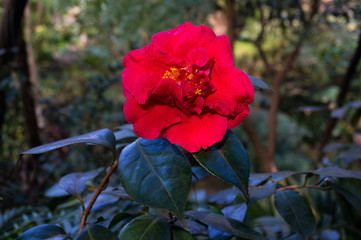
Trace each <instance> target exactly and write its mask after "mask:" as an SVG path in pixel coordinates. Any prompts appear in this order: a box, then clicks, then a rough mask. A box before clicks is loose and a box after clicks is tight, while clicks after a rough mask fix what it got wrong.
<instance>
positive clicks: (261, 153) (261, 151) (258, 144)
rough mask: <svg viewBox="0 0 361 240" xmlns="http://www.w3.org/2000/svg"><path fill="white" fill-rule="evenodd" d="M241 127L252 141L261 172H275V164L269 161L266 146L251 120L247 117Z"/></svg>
mask: <svg viewBox="0 0 361 240" xmlns="http://www.w3.org/2000/svg"><path fill="white" fill-rule="evenodd" d="M242 126H243V129H244V131H245V132H246V134H247V136H248V138H249V140H250V141H251V143H252V147H253V149H254V152H255V154H256V156H257V159H258V163H259V166H260V168H261V171H262V172H277V166H276V165H275V164H272V162H271V161H269V159H270V156H269V155H268V152H267V148H266V146H265V145H264V144H263V143H262V141H261V138H260V137H259V134H258V133H257V132H256V129H255V127H254V126H253V124H252V121H251V120H250V119H249V118H247V119H246V120H245V121H244V122H243V125H242Z"/></svg>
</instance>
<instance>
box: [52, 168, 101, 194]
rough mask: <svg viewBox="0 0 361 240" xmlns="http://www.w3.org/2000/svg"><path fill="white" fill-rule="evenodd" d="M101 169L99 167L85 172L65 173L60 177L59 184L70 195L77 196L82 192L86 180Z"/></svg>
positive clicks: (93, 176)
mask: <svg viewBox="0 0 361 240" xmlns="http://www.w3.org/2000/svg"><path fill="white" fill-rule="evenodd" d="M102 170H103V169H102V168H101V169H97V170H93V171H89V172H85V173H81V172H78V173H70V174H67V175H65V176H64V177H62V178H61V179H60V181H59V186H60V187H61V188H62V189H63V190H65V191H66V192H68V193H70V194H71V195H73V196H75V197H78V196H80V195H81V194H82V193H83V192H84V190H85V187H86V184H87V182H88V181H89V180H91V179H93V178H95V177H96V176H98V174H99V172H101V171H102Z"/></svg>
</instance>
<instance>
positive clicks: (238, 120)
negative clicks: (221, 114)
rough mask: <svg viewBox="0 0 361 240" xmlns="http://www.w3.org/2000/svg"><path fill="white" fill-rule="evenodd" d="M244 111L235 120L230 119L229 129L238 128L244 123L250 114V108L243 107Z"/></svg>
mask: <svg viewBox="0 0 361 240" xmlns="http://www.w3.org/2000/svg"><path fill="white" fill-rule="evenodd" d="M242 107H243V110H241V112H240V113H238V114H237V115H236V116H235V117H234V118H229V119H228V129H231V128H235V127H237V126H238V125H239V124H240V123H241V122H243V121H244V120H245V119H246V118H247V116H248V113H249V107H248V106H244V105H243V106H242Z"/></svg>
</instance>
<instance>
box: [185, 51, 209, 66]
mask: <svg viewBox="0 0 361 240" xmlns="http://www.w3.org/2000/svg"><path fill="white" fill-rule="evenodd" d="M207 62H208V53H207V51H206V49H204V48H202V47H200V48H197V49H192V50H191V51H190V52H189V53H188V54H187V58H186V64H187V65H193V64H196V65H198V66H204V65H205V64H206V63H207Z"/></svg>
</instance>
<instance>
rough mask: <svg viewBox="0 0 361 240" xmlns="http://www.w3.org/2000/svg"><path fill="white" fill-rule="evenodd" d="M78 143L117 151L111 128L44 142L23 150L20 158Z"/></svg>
mask: <svg viewBox="0 0 361 240" xmlns="http://www.w3.org/2000/svg"><path fill="white" fill-rule="evenodd" d="M76 143H89V144H97V145H102V146H104V147H106V148H108V149H110V150H111V151H113V152H115V137H114V134H113V132H112V131H110V130H109V129H102V130H98V131H94V132H91V133H87V134H83V135H80V136H76V137H71V138H67V139H64V140H60V141H56V142H53V143H48V144H44V145H41V146H38V147H35V148H32V149H30V150H28V151H25V152H22V153H21V154H20V158H21V156H22V155H25V154H41V153H45V152H49V151H51V150H54V149H57V148H61V147H64V146H68V145H71V144H76Z"/></svg>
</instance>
